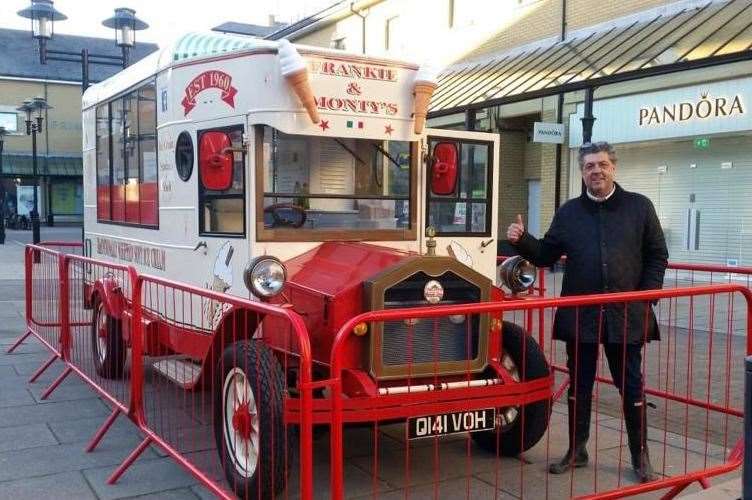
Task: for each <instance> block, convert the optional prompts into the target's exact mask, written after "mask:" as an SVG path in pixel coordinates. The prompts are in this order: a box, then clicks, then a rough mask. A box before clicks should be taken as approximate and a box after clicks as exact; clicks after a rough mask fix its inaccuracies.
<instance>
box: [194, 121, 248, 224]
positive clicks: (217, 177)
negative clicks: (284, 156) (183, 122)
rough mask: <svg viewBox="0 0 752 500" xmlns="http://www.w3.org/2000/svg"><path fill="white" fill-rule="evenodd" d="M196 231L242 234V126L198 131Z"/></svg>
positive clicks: (243, 218)
mask: <svg viewBox="0 0 752 500" xmlns="http://www.w3.org/2000/svg"><path fill="white" fill-rule="evenodd" d="M198 158H199V163H198V170H199V172H198V173H199V176H198V177H199V182H198V190H199V191H198V198H199V207H200V209H199V213H200V216H199V232H200V234H202V235H228V236H240V237H242V236H245V175H244V172H245V168H244V165H245V155H244V154H243V129H242V128H241V127H233V128H222V129H212V130H203V131H201V132H200V133H199V134H198Z"/></svg>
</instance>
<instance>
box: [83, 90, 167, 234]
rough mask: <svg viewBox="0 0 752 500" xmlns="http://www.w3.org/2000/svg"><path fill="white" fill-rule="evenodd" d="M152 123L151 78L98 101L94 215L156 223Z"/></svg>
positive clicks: (154, 122) (106, 219)
mask: <svg viewBox="0 0 752 500" xmlns="http://www.w3.org/2000/svg"><path fill="white" fill-rule="evenodd" d="M156 128H157V113H156V90H155V87H154V83H153V82H149V83H148V84H146V85H144V86H142V87H140V88H138V89H136V90H134V91H132V92H129V93H127V94H125V95H123V96H121V97H118V98H117V99H114V100H113V101H111V102H109V103H107V104H102V105H100V106H98V107H97V110H96V148H97V151H96V158H97V219H98V220H99V221H102V222H119V223H124V224H134V225H140V226H147V227H157V226H158V224H159V217H158V215H159V188H158V179H157V147H156V140H157V137H156Z"/></svg>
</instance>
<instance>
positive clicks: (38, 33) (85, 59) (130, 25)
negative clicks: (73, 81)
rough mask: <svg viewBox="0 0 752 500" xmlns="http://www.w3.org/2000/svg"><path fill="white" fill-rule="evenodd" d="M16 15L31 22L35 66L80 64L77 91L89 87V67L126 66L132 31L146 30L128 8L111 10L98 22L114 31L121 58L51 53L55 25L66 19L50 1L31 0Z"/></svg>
mask: <svg viewBox="0 0 752 500" xmlns="http://www.w3.org/2000/svg"><path fill="white" fill-rule="evenodd" d="M18 15H19V16H21V17H24V18H27V19H31V35H32V36H33V37H34V38H35V39H36V40H37V42H38V43H39V62H40V63H41V64H47V61H67V62H74V63H79V64H81V89H82V91H84V90H86V89H87V88H88V87H89V65H90V64H100V65H105V66H121V67H123V68H125V67H126V66H128V59H129V56H130V51H131V49H132V48H133V47H134V46H135V45H136V31H140V30H143V29H146V28H148V27H149V25H148V24H146V23H145V22H143V21H141V20H140V19H138V18H137V17H136V11H135V10H133V9H128V8H124V7H121V8H117V9H115V15H114V16H112V17H111V18H109V19H106V20H105V21H103V22H102V25H103V26H105V27H107V28H114V29H115V43H116V45H117V46H118V47H120V50H121V55H119V56H111V55H106V54H93V53H91V52H89V50H88V49H86V48H84V49H81V52H71V51H67V50H53V49H48V48H47V43H48V42H49V41H50V40H52V37H53V35H54V34H55V21H63V20H65V19H68V17H67V16H66V15H65V14H63V13H62V12H60V11H59V10H57V9H55V6H54V5H53V2H52V0H31V6H29V7H27V8H25V9H22V10H19V11H18Z"/></svg>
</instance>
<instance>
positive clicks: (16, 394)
mask: <svg viewBox="0 0 752 500" xmlns="http://www.w3.org/2000/svg"><path fill="white" fill-rule="evenodd" d="M34 403H35V401H34V397H33V396H32V395H31V393H30V392H29V391H28V389H27V388H26V386H25V384H23V385H22V384H20V383H19V384H13V385H11V384H5V385H3V386H0V408H9V407H12V406H24V405H30V404H34Z"/></svg>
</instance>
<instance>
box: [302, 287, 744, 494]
mask: <svg viewBox="0 0 752 500" xmlns="http://www.w3.org/2000/svg"><path fill="white" fill-rule="evenodd" d="M733 294H739V295H741V296H742V297H743V299H744V301H745V303H746V304H745V309H746V311H750V308H752V292H750V291H749V290H748V289H747V288H745V287H743V286H738V285H713V286H703V287H693V288H684V289H670V290H655V291H642V292H628V293H619V294H607V295H598V296H578V297H565V298H556V299H540V300H530V301H523V300H520V301H508V302H501V303H484V304H473V305H456V306H454V305H453V306H443V307H421V308H414V309H394V310H387V311H374V312H369V313H365V314H362V315H359V316H358V317H356V318H352V319H351V320H350V321H348V322H347V323H346V324H345V325H344V326H343V327H342V328H341V329H340V331H339V334H338V336H337V340H336V342H335V345H334V347H333V352H332V372H331V380H329V381H327V382H326V383H327V384H330V385H331V390H332V402H331V405H332V406H331V411H332V415H331V421H332V435H331V439H330V446H331V450H332V452H331V453H332V456H331V477H330V480H331V488H332V498H337V499H339V498H343V497H344V494H345V491H344V482H345V481H344V478H346V477H348V478H352V477H353V474H354V472H353V469H352V468H347V469H346V465H345V464H351V463H354V464H355V465H356V466H357V469H358V470H359V471H360V473H361V474H362V471H363V470H366V471H370V477H367V476H366V477H363V478H362V483H365V484H366V485H368V486H367V487H366V489H364V488H363V487H362V486H360V487H359V485H358V484H352V483H348V484H349V487H348V488H349V489H348V494H349V495H363V494H370V495H371V496H378V495H379V494H382V493H385V492H387V491H391V490H392V489H394V488H398V489H404V495H407V496H411V495H417V496H432V497H434V498H439V497H442V498H443V497H450V496H451V497H453V498H457V497H464V498H471V497H474V496H479V497H482V496H484V495H486V496H489V497H495V496H498V495H499V494H502V493H503V492H504V491H506V492H508V493H512V494H514V495H518V496H521V497H531V498H560V497H561V496H567V497H574V496H585V497H588V498H614V497H617V496H625V495H633V494H638V493H645V492H649V491H655V490H660V489H667V488H673V489H672V490H671V491H669V492H668V493H667V497H670V496H672V495H675V494H676V493H677V492H678V491H680V490H681V489H683V488H684V487H686V486H687V485H688V484H690V483H691V482H693V481H696V480H702V481H703V484H707V479H708V478H710V477H713V476H716V475H719V474H723V473H726V472H729V471H732V470H734V469H736V468H737V467H738V466H739V465H740V463H741V458H740V452H741V437H742V434H741V422H742V409H741V408H742V407H743V406H742V404H741V403H742V402H741V399H740V398H741V394H742V390H741V387H742V386H741V384H742V383H743V379H742V375H741V374H743V373H744V372H743V370H741V369H740V370H738V372H734V371H733V366H734V364H738V365H739V366H740V367H741V363H742V361H743V357H744V354H745V353H750V352H752V350H750V346H749V345H748V344H749V343H750V339H752V335H751V334H752V331H750V330H751V328H752V327H751V326H750V323H749V322H748V321H747V319H746V318H747V317H749V316H748V314H747V316H746V317H745V318H744V319H743V321H744V329H743V331H744V335H745V336H744V337H742V336H735V335H734V327H736V326H738V325H737V322H738V321H739V318H738V317H736V316H734V315H733V311H728V310H725V309H724V310H722V311H721V310H720V308H718V306H719V305H720V304H726V303H727V300H728V298H729V296H731V295H733ZM653 300H659V301H660V302H661V307H665V308H668V309H671V310H673V311H678V312H680V313H681V314H683V315H685V316H686V317H685V318H684V319H683V321H682V323H690V324H691V326H690V328H689V329H686V328H683V327H679V326H677V324H676V321H675V319H676V316H674V320H672V322H671V324H670V326H669V327H667V329H666V330H665V333H664V340H663V341H662V342H655V343H651V344H649V346H648V348H646V349H645V355H644V358H643V364H642V373H643V377H644V380H645V387H646V392H647V393H648V395H649V397H650V399H649V403H650V405H656V406H657V407H656V408H655V409H653V408H652V406H651V408H650V410H648V413H649V416H648V420H647V422H648V427H647V428H645V427H641V429H640V432H647V431H648V430H649V433H648V434H647V435H648V437H649V440H650V441H649V442H650V446H649V447H650V448H651V450H652V458H653V461H654V465H655V469H656V471H657V472H658V474H659V478H658V479H657V480H655V481H652V482H649V483H645V484H636V483H635V478H634V477H633V475H632V473H631V472H624V471H623V469H624V468H625V467H626V466H628V465H629V464H630V462H631V459H630V458H629V451H628V450H626V443H627V441H628V440H627V439H626V436H625V434H626V430H625V424H624V422H623V421H622V418H621V417H622V413H621V402H620V399H619V396H618V393H617V391H616V390H614V388H613V387H607V386H605V385H603V386H602V382H604V381H609V379H607V378H606V377H604V376H603V374H602V370H603V366H602V365H603V364H604V362H603V359H602V357H601V359H600V360H599V361H598V363H597V365H598V371H597V380H599V382H596V387H595V392H594V399H593V415H594V416H595V439H594V440H591V444H590V448H591V462H590V465H589V466H588V467H586V468H583V469H577V471H576V472H575V471H574V469H572V471H570V472H567V473H566V474H562V475H552V474H548V473H547V471H546V469H547V468H548V466H549V465H550V464H552V463H555V462H556V461H558V459H559V458H560V456H561V455H563V454H564V451H566V444H567V443H566V434H567V432H566V429H567V424H566V416H565V415H562V414H561V411H562V410H561V407H560V406H559V405H555V406H554V408H553V409H554V413H553V417H552V420H551V426H550V427H549V430H548V431H547V432H546V435H545V436H544V437H543V438H542V439H541V440H540V441H539V442H538V443H537V445H535V443H532V444H533V445H534V446H532V447H530V448H529V449H528V450H527V451H526V452H525V453H524V454H523V457H524V458H520V459H514V458H504V453H503V451H504V448H505V447H507V449H508V448H509V446H510V445H509V442H508V440H507V436H505V435H504V430H502V431H498V430H496V431H491V432H492V434H491V436H492V438H491V440H490V441H491V443H494V442H495V443H496V449H495V450H494V449H493V446H491V447H490V449H489V447H488V446H486V448H485V450H484V449H483V448H484V447H483V441H484V439H483V438H482V437H481V438H480V439H479V438H478V436H477V434H476V433H472V434H461V437H460V439H456V438H455V439H439V438H437V437H434V436H433V435H431V436H429V437H428V439H426V440H425V442H420V441H414V440H409V439H407V436H406V434H405V432H406V431H405V430H404V427H399V426H398V427H396V428H395V426H393V425H390V424H392V423H393V422H395V421H404V420H405V419H410V418H415V417H420V416H430V415H442V414H448V413H452V412H456V411H468V410H480V409H484V408H495V409H497V411H498V412H497V414H503V415H505V418H508V416H509V411H508V410H509V409H510V408H516V409H517V411H518V413H517V414H516V415H517V419H518V421H519V418H520V416H522V421H521V426H522V431H521V435H522V436H527V435H528V434H526V433H527V432H531V433H532V432H533V431H532V430H528V428H527V425H528V424H529V425H533V421H534V419H533V417H531V415H532V414H531V413H530V412H528V411H519V409H520V408H521V405H531V404H532V405H535V404H536V401H538V402H546V401H548V398H550V397H551V395H552V392H551V385H550V384H551V379H550V378H549V377H547V376H540V378H538V379H536V380H527V379H526V375H527V376H528V377H527V378H531V377H530V375H531V374H530V372H529V371H528V370H530V369H531V367H532V364H529V365H528V366H525V363H526V362H527V361H526V362H523V363H522V366H521V367H520V366H519V365H518V366H517V370H518V371H517V372H516V373H517V378H521V380H523V382H522V383H516V381H515V380H510V379H508V378H505V377H504V376H503V375H501V376H499V377H498V378H499V379H501V380H494V381H492V382H488V381H487V378H488V377H481V376H478V375H477V374H476V375H470V372H469V371H468V372H466V373H463V374H461V375H460V376H458V377H457V379H455V383H454V384H446V383H444V384H442V383H441V381H437V377H436V374H435V373H428V374H424V377H423V378H420V377H418V376H417V375H416V376H414V377H410V378H409V379H408V381H407V384H405V383H404V381H402V382H401V384H402V385H401V386H400V387H397V388H391V387H390V383H389V381H383V382H377V386H376V391H375V393H373V394H363V395H361V396H360V397H352V395H350V396H349V397H347V398H344V397H343V394H344V393H347V392H348V387H349V390H350V392H352V391H351V386H352V384H353V381H352V380H351V379H350V375H349V373H348V368H347V367H346V366H343V363H344V360H345V359H347V356H346V355H345V353H346V352H348V350H351V349H353V346H354V345H355V344H357V343H358V342H359V339H360V338H361V337H360V336H359V335H356V334H354V330H355V329H356V325H359V324H366V325H368V331H369V332H370V331H371V329H372V328H373V327H374V325H375V324H377V323H384V322H389V321H392V322H394V321H400V322H405V321H406V320H409V321H408V323H413V324H415V321H416V320H417V321H432V318H434V319H436V318H440V317H448V316H456V315H465V316H469V315H472V314H475V315H483V314H486V315H490V316H491V317H495V315H498V314H504V318H507V317H508V316H509V313H511V312H512V311H530V310H536V309H540V310H544V311H545V312H546V313H549V312H552V311H553V310H554V309H555V308H558V309H560V310H561V309H562V308H574V309H576V310H577V311H581V310H584V309H585V308H587V307H589V306H595V307H596V308H601V309H604V308H605V309H606V310H608V308H609V307H615V308H617V309H618V308H620V307H624V308H626V307H627V304H630V303H644V302H646V301H653ZM700 311H704V312H705V314H708V315H709V317H711V318H714V317H715V318H716V319H715V320H714V321H711V322H709V325H708V327H709V330H707V331H705V330H703V331H702V332H700V331H699V330H698V329H697V328H696V326H697V325H698V324H699V322H698V314H697V313H698V312H700ZM721 315H722V316H724V317H723V321H720V322H719V320H718V318H717V317H716V316H721ZM706 323H708V322H706ZM719 325H722V326H723V328H720V327H719ZM508 328H509V327H508V324H505V325H504V330H505V333H506V331H507V330H508ZM358 329H359V330H360V331H361V332H362V331H363V329H362V327H358ZM664 344H665V345H664ZM524 345H527V344H524ZM409 349H410V347H408V350H409ZM503 359H504V358H503V357H497V358H492V362H494V361H495V362H500V363H503V361H502V360H503ZM522 359H523V360H528V357H527V356H523V358H522ZM513 373H515V372H513ZM737 373H738V374H739V375H738V376H737ZM520 374H521V375H522V377H520ZM476 380H485V382H484V384H488V386H484V387H473V386H471V382H472V381H476ZM437 382H438V383H437ZM536 382H538V383H539V384H541V385H538V384H536ZM526 384H527V386H526ZM515 386H517V388H519V389H523V388H524V390H523V391H520V392H521V393H517V392H516V391H515ZM392 389H393V392H392ZM525 396H527V398H526V397H525ZM654 398H656V399H657V401H653V399H654ZM499 409H501V410H499ZM325 410H326V408H321V412H322V415H321V416H315V417H314V418H315V419H316V420H317V421H318V420H319V419H325V418H326V416H325V415H324V413H325ZM526 410H527V407H526ZM512 415H513V416H512V418H514V414H512ZM450 418H451V417H450ZM526 418H528V419H529V422H526V421H525V420H526ZM354 422H359V423H361V425H362V424H363V423H367V424H368V427H367V432H366V434H367V436H365V437H364V436H363V435H362V434H361V435H359V434H358V429H350V428H348V434H347V439H345V424H350V423H354ZM507 422H508V421H507ZM512 422H513V425H517V423H515V421H514V420H512ZM400 425H402V424H400ZM536 425H537V424H536ZM361 432H363V431H362V427H361ZM494 432H495V435H494V434H493V433H494ZM479 434H482V433H479ZM515 435H516V434H515ZM523 439H524V438H523ZM505 441H506V442H505ZM562 441H563V442H562ZM521 444H522V445H523V446H521V448H522V449H525V448H527V447H526V446H524V443H521ZM347 445H350V446H349V447H348V446H347ZM353 447H355V448H356V449H355V450H353ZM345 470H347V472H345ZM488 485H493V486H492V487H490V488H488ZM484 488H485V489H484ZM478 491H485V492H486V493H484V494H480V495H479V493H478ZM471 492H472V493H471ZM392 493H398V491H392ZM399 494H400V495H402V492H399Z"/></svg>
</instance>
